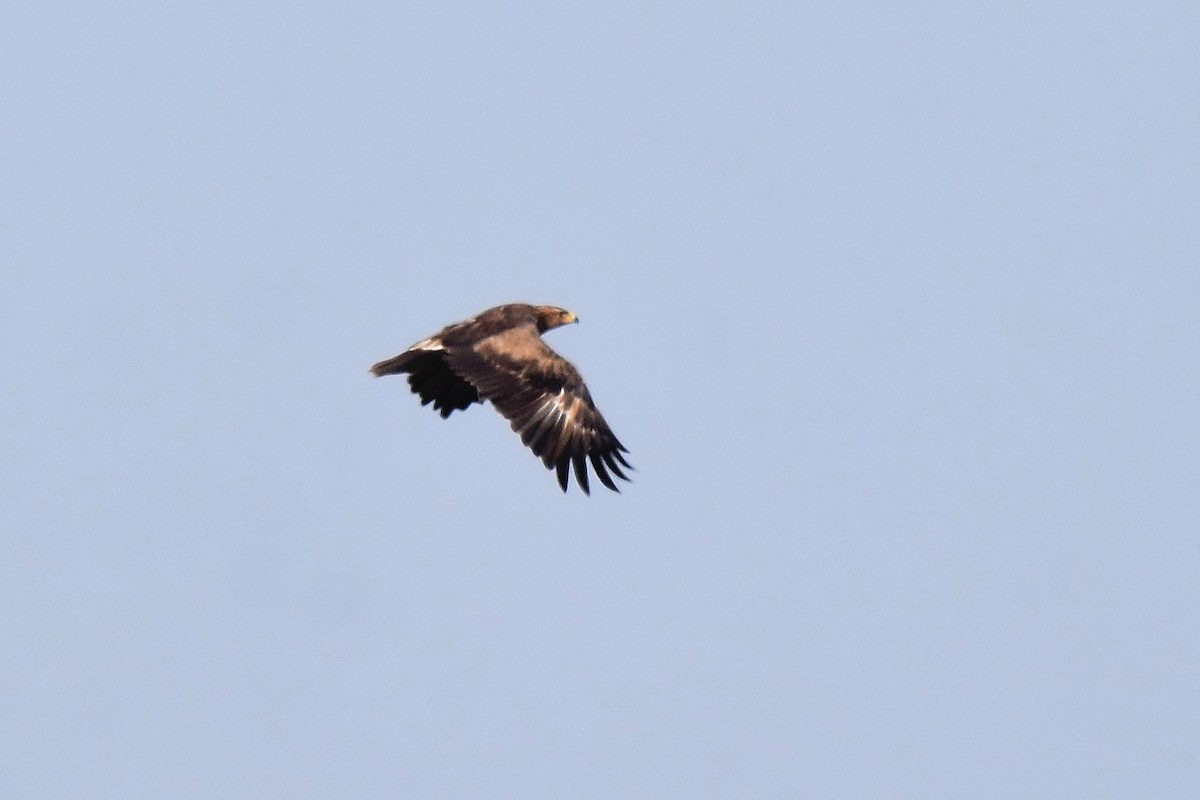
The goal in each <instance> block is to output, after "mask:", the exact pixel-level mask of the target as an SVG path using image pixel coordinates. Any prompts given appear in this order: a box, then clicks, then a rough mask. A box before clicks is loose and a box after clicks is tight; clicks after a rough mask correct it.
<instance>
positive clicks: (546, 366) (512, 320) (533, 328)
mask: <svg viewBox="0 0 1200 800" xmlns="http://www.w3.org/2000/svg"><path fill="white" fill-rule="evenodd" d="M578 321H579V319H578V318H577V317H576V316H575V315H574V314H573V313H571V312H570V311H567V310H566V309H563V308H557V307H556V306H531V305H526V304H524V303H511V304H509V305H503V306H496V307H495V308H489V309H488V310H487V311H483V312H481V313H479V314H477V315H476V316H474V317H471V318H470V319H466V320H463V321H462V322H458V323H455V324H453V325H447V326H446V327H445V328H442V330H441V331H439V332H438V333H436V334H434V335H433V336H430V337H429V338H428V339H422V340H421V341H419V342H417V343H416V344H414V345H413V346H412V347H410V348H408V349H407V350H405V351H404V352H403V353H401V354H400V355H398V356H396V357H394V358H389V359H387V360H386V361H380V362H379V363H378V364H376V365H375V366H373V367H371V372H372V373H374V374H375V375H376V376H379V375H397V374H400V373H405V372H407V373H408V383H409V385H410V386H411V387H412V390H413V392H415V393H416V394H418V395H420V397H421V405H423V406H424V405H429V404H430V403H433V407H434V409H436V410H438V411H440V412H441V415H442V418H443V419H445V418H446V417H448V416H450V414H451V413H453V412H454V411H456V410H460V409H466V408H467V407H469V406H470V405H471V404H472V403H482V402H483V401H484V400H490V401H491V403H492V405H493V406H495V408H496V410H497V411H499V412H500V413H501V414H503V415H504V418H505V419H507V420H508V421H509V423H510V424H511V425H512V429H513V430H514V431H516V432H517V433H518V434H520V435H521V441H522V442H524V443H525V444H526V445H527V446H528V447H529V449H530V450H532V451H533V453H534V455H536V456H538V457H539V458H541V459H542V463H544V464H545V465H546V469H557V470H558V483H559V485H560V486H561V487H562V490H563V491H564V492H565V491H566V490H567V473H568V470H569V468H570V467H571V465H574V467H575V480H576V481H577V482H578V483H579V488H581V489H583V493H584V494H588V493H589V492H588V471H587V464H586V461H587V460H590V461H591V462H592V469H594V470H595V471H596V476H597V477H598V478H600V482H601V483H603V484H604V485H605V486H607V487H608V488H609V489H612V490H613V491H614V492H616V491H620V490H619V489H617V485H616V484H615V483H613V479H612V478H611V477H609V474H608V473H609V471H612V473H613V474H614V475H616V476H617V477H618V478H621V479H622V480H629V478H626V477H625V474H624V473H623V472H621V466H624V467H626V468H628V469H632V467H630V465H629V462H627V461H626V460H625V459H624V457H622V455H621V453H628V452H629V451H628V450H626V449H625V447H624V446H623V445H622V444H621V443H620V441H618V440H617V437H616V436H614V435H613V432H612V429H611V428H609V427H608V423H607V422H605V421H604V417H603V416H601V414H600V411H599V409H597V408H596V404H595V403H593V402H592V396H591V394H590V393H589V392H588V389H587V386H586V385H584V382H583V377H582V376H581V375H580V374H579V371H578V370H576V369H575V367H574V366H573V365H572V364H571V362H569V361H567V360H566V359H565V358H563V357H562V356H560V355H559V354H558V353H556V352H554V351H553V350H551V349H550V348H549V347H548V346H547V345H546V343H545V342H543V341H542V337H541V335H542V334H543V333H545V332H546V331H548V330H550V329H552V328H557V327H559V326H560V325H566V324H568V323H571V322H578ZM618 462H619V464H620V466H619V465H618Z"/></svg>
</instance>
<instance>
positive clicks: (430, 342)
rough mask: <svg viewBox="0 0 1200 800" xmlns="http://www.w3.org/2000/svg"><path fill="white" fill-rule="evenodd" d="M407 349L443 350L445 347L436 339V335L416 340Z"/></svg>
mask: <svg viewBox="0 0 1200 800" xmlns="http://www.w3.org/2000/svg"><path fill="white" fill-rule="evenodd" d="M408 349H409V350H444V349H445V347H443V346H442V340H441V339H438V338H437V337H430V338H428V339H422V340H421V341H419V342H417V343H416V344H414V345H413V346H412V347H410V348H408Z"/></svg>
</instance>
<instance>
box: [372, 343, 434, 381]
mask: <svg viewBox="0 0 1200 800" xmlns="http://www.w3.org/2000/svg"><path fill="white" fill-rule="evenodd" d="M421 355H423V353H421V352H420V351H413V350H406V351H404V352H403V353H401V354H400V355H398V356H393V357H392V358H389V359H387V360H385V361H380V362H379V363H378V364H375V365H374V366H372V367H371V374H372V375H374V376H375V377H377V378H378V377H379V376H380V375H398V374H400V373H402V372H408V371H409V369H410V368H411V367H412V365H413V362H414V361H416V360H417V358H419V357H420V356H421Z"/></svg>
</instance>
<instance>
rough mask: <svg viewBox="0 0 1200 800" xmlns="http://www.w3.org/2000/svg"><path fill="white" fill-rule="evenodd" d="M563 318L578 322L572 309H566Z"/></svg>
mask: <svg viewBox="0 0 1200 800" xmlns="http://www.w3.org/2000/svg"><path fill="white" fill-rule="evenodd" d="M564 319H566V321H567V322H579V317H577V316H575V312H574V311H568V312H567V316H566V317H565V318H564Z"/></svg>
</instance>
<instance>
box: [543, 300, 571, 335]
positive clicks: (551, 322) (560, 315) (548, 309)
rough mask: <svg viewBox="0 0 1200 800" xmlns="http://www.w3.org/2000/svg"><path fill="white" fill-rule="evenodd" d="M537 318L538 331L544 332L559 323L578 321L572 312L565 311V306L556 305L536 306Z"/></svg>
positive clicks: (557, 325) (565, 323) (566, 323)
mask: <svg viewBox="0 0 1200 800" xmlns="http://www.w3.org/2000/svg"><path fill="white" fill-rule="evenodd" d="M537 320H538V323H537V327H538V333H545V332H546V331H548V330H551V329H553V328H557V327H559V326H560V325H569V324H571V323H572V322H579V317H577V316H575V314H574V312H571V311H567V310H566V309H565V308H559V307H558V306H538V307H537Z"/></svg>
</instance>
